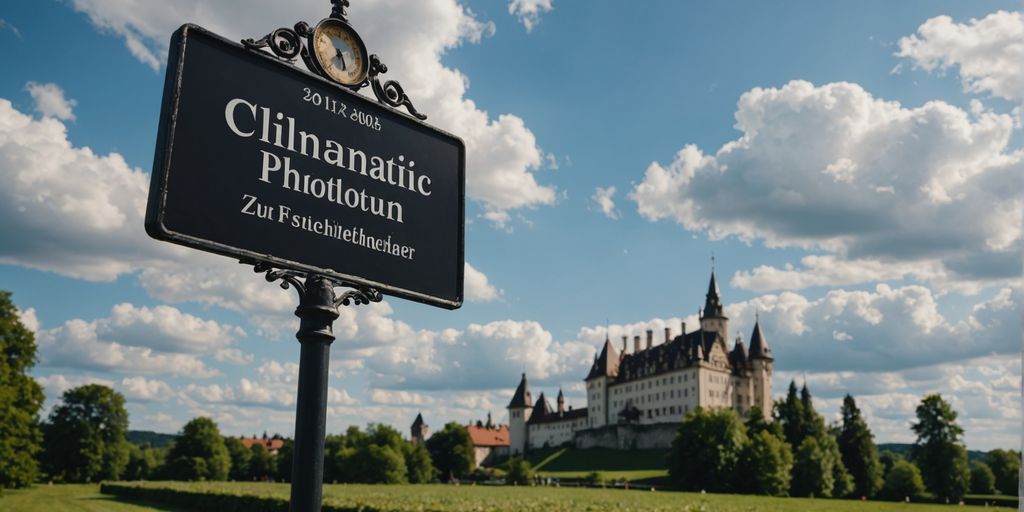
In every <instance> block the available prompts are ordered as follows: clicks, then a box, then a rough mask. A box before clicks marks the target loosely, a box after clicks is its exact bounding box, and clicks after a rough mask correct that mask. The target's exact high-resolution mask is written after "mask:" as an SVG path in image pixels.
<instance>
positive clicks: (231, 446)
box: [224, 437, 252, 480]
mask: <svg viewBox="0 0 1024 512" xmlns="http://www.w3.org/2000/svg"><path fill="white" fill-rule="evenodd" d="M224 447H225V448H227V450H228V457H230V458H231V469H230V470H229V471H228V478H229V479H231V480H248V479H249V462H250V461H251V460H252V451H250V450H249V449H248V448H246V447H245V444H244V443H242V440H241V439H239V438H237V437H225V438H224Z"/></svg>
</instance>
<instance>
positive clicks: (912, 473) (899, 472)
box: [881, 459, 924, 500]
mask: <svg viewBox="0 0 1024 512" xmlns="http://www.w3.org/2000/svg"><path fill="white" fill-rule="evenodd" d="M881 494H882V496H883V497H885V498H888V499H892V500H903V499H905V498H910V499H916V498H918V497H920V496H921V495H922V494H924V480H922V479H921V470H919V469H917V466H915V465H914V464H913V463H912V462H910V461H907V460H904V459H898V460H896V462H895V463H893V465H892V469H891V470H889V473H888V474H887V475H885V483H884V484H882V492H881Z"/></svg>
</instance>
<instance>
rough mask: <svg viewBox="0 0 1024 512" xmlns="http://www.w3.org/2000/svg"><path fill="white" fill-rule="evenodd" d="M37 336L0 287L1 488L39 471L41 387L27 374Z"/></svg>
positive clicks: (26, 479) (25, 480) (18, 484)
mask: <svg viewBox="0 0 1024 512" xmlns="http://www.w3.org/2000/svg"><path fill="white" fill-rule="evenodd" d="M35 364H36V339H35V335H34V334H32V331H30V330H29V329H28V328H27V327H25V325H24V324H22V323H21V320H20V319H19V317H18V310H17V308H15V307H14V303H13V302H12V301H11V293H10V292H6V291H0V488H5V487H24V486H27V485H29V484H31V483H32V482H33V481H35V479H36V476H37V474H38V472H39V467H38V464H37V462H36V458H35V456H36V454H37V453H38V452H39V450H40V448H41V444H42V441H43V435H42V432H41V431H40V429H39V410H40V409H41V408H42V406H43V389H42V388H41V387H40V386H39V384H38V383H37V382H36V381H35V379H33V378H32V377H30V376H29V374H28V372H29V370H31V369H32V367H33V366H35Z"/></svg>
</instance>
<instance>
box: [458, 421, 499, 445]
mask: <svg viewBox="0 0 1024 512" xmlns="http://www.w3.org/2000/svg"><path fill="white" fill-rule="evenodd" d="M466 430H467V431H469V437H470V439H472V440H473V446H508V445H509V434H508V425H498V426H497V427H495V426H493V425H492V426H490V427H488V426H486V425H470V426H468V427H466Z"/></svg>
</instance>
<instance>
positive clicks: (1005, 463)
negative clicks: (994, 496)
mask: <svg viewBox="0 0 1024 512" xmlns="http://www.w3.org/2000/svg"><path fill="white" fill-rule="evenodd" d="M985 462H986V463H987V464H988V466H989V468H991V469H992V474H993V475H994V476H995V479H996V490H997V491H999V492H1001V493H1003V494H1006V495H1009V496H1016V495H1017V493H1019V492H1020V491H1019V490H1018V487H1017V484H1018V478H1019V477H1020V452H1018V451H1014V450H1002V449H995V450H992V451H990V452H988V455H986V456H985Z"/></svg>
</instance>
